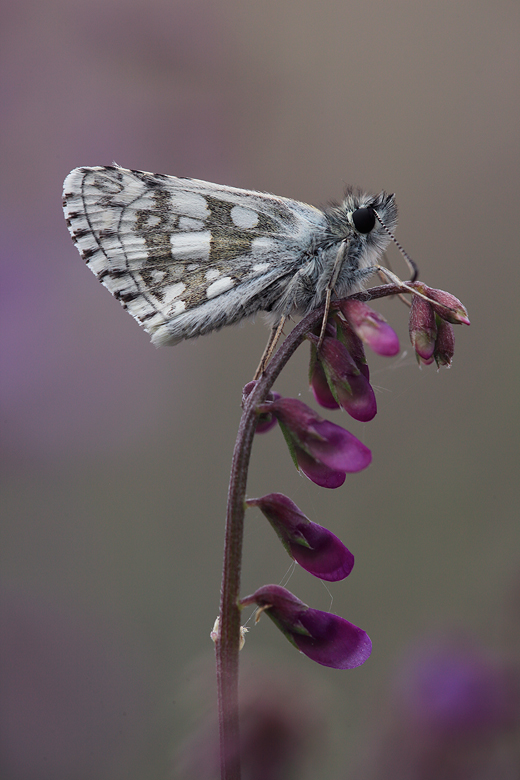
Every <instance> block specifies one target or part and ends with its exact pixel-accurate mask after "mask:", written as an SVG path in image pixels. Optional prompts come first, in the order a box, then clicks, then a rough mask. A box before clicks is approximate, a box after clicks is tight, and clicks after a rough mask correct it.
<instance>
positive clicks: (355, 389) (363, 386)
mask: <svg viewBox="0 0 520 780" xmlns="http://www.w3.org/2000/svg"><path fill="white" fill-rule="evenodd" d="M308 338H309V340H310V341H311V343H312V344H313V345H314V347H315V349H314V350H313V354H312V355H311V359H312V357H314V358H315V363H314V367H313V368H314V370H313V371H312V374H311V388H312V389H313V391H314V395H315V397H316V400H317V401H318V403H320V397H321V398H323V399H324V400H325V401H327V400H328V398H327V396H326V394H325V393H324V391H323V382H322V377H321V375H320V374H317V377H316V378H317V383H316V388H317V390H316V389H315V387H314V375H315V373H316V371H315V369H316V366H317V365H320V366H321V368H322V370H323V374H324V376H325V379H326V382H327V384H328V387H329V390H330V394H331V395H332V398H333V400H335V401H336V402H337V404H338V405H339V406H341V408H342V409H344V410H345V411H346V412H348V413H349V414H350V416H351V417H353V418H354V419H355V420H360V421H361V422H368V421H369V420H372V419H373V418H374V417H375V415H376V412H377V403H376V397H375V395H374V391H373V390H372V387H371V385H370V383H369V381H368V379H367V378H366V377H365V375H364V374H363V373H362V372H361V371H360V369H359V367H358V366H357V365H356V363H355V362H354V360H353V358H352V357H351V355H350V353H349V351H348V349H347V347H346V346H345V345H344V344H342V343H341V341H338V339H334V338H329V337H328V336H326V337H325V339H324V340H323V344H322V345H321V347H320V350H319V352H318V350H317V349H316V347H317V344H318V339H317V337H316V336H313V335H311V334H309V336H308ZM325 406H327V404H325ZM329 407H330V404H329ZM329 407H328V408H329Z"/></svg>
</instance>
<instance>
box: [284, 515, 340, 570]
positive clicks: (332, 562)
mask: <svg viewBox="0 0 520 780" xmlns="http://www.w3.org/2000/svg"><path fill="white" fill-rule="evenodd" d="M298 531H299V532H300V533H301V535H302V536H303V537H304V539H305V541H306V542H307V543H308V544H309V545H310V547H305V546H304V545H302V544H297V543H295V542H290V543H289V547H290V550H291V553H292V555H293V558H294V560H295V561H298V563H299V564H300V566H302V567H303V568H304V569H305V570H306V571H308V572H309V573H310V574H313V575H314V576H315V577H319V578H320V579H321V580H327V582H338V581H339V580H343V579H345V577H348V575H349V574H350V572H351V571H352V567H353V566H354V556H353V555H352V553H351V552H350V550H349V549H347V547H345V545H344V544H343V542H342V541H341V539H338V537H337V536H335V535H334V534H333V533H332V531H329V530H328V529H327V528H323V527H322V526H321V525H317V524H316V523H307V524H305V525H299V526H298Z"/></svg>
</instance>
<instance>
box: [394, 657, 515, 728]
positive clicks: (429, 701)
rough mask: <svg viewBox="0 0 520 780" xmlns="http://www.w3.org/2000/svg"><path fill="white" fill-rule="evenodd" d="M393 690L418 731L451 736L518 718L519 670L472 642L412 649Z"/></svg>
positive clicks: (502, 725)
mask: <svg viewBox="0 0 520 780" xmlns="http://www.w3.org/2000/svg"><path fill="white" fill-rule="evenodd" d="M414 655H415V657H412V658H411V659H408V660H407V665H406V669H403V670H402V672H401V679H400V683H399V688H400V690H399V691H398V692H397V697H398V699H401V701H402V705H404V711H405V713H406V715H407V716H408V717H409V718H410V719H411V720H412V721H413V722H414V724H415V727H416V728H417V729H418V730H423V731H425V732H426V733H428V734H429V735H435V736H436V737H437V738H438V737H440V736H445V737H447V738H449V739H450V740H453V739H455V738H460V737H462V736H466V737H468V736H469V735H472V736H473V737H475V738H479V736H482V735H484V734H485V733H488V734H490V733H492V732H495V731H498V730H500V729H504V728H508V727H511V726H514V725H518V724H519V722H520V685H519V683H520V680H519V677H518V671H517V670H516V669H514V668H511V667H510V666H509V665H508V664H507V663H506V662H504V660H500V659H498V658H494V657H493V656H492V655H491V654H489V653H487V652H486V651H485V650H484V649H482V648H479V647H478V646H477V645H475V644H473V643H470V642H464V643H458V644H455V643H447V642H446V643H440V642H438V643H436V644H433V645H430V646H429V647H423V648H421V649H419V651H417V650H416V651H415V654H414Z"/></svg>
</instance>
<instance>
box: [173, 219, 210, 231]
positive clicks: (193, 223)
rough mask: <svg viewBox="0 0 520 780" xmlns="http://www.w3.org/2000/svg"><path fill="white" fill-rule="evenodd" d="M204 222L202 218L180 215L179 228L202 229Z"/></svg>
mask: <svg viewBox="0 0 520 780" xmlns="http://www.w3.org/2000/svg"><path fill="white" fill-rule="evenodd" d="M203 227H204V222H203V221H202V220H201V219H192V218H191V217H180V219H179V230H202V229H203Z"/></svg>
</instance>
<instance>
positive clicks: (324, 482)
mask: <svg viewBox="0 0 520 780" xmlns="http://www.w3.org/2000/svg"><path fill="white" fill-rule="evenodd" d="M295 455H296V460H297V461H298V467H299V469H300V471H303V473H304V474H305V476H306V477H308V478H309V479H310V480H311V481H312V482H314V484H315V485H319V486H320V487H325V488H338V487H341V486H342V484H343V483H344V482H345V471H337V470H334V469H331V468H329V467H328V466H326V465H325V464H324V463H320V461H319V460H315V459H314V458H313V457H312V456H311V455H309V454H308V453H307V452H305V451H304V450H301V449H300V448H299V447H295Z"/></svg>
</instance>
